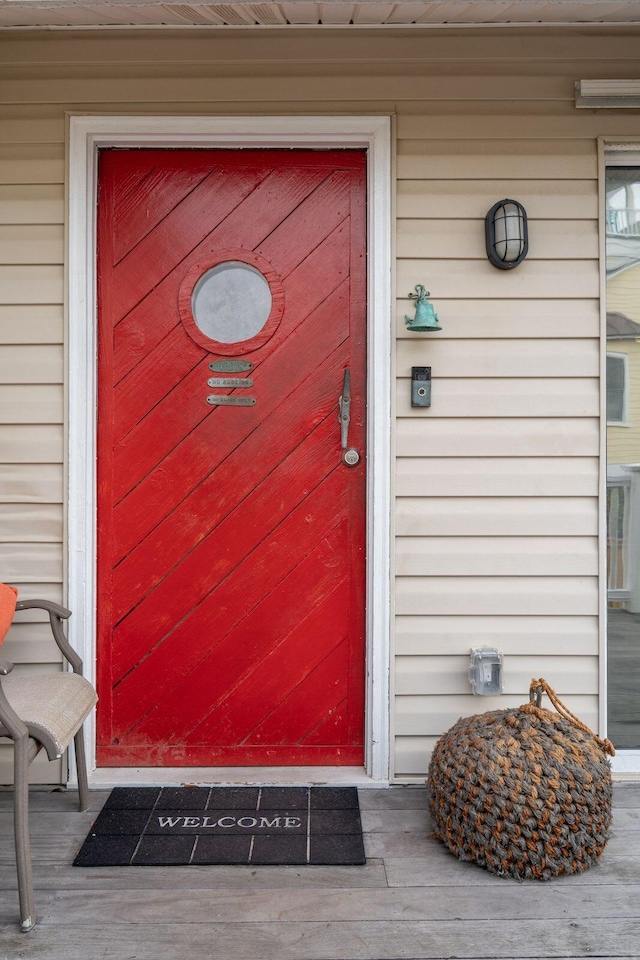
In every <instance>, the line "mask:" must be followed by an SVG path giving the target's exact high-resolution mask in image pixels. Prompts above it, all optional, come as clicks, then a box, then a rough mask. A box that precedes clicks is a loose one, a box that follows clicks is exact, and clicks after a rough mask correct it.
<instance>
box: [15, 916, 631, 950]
mask: <svg viewBox="0 0 640 960" xmlns="http://www.w3.org/2000/svg"><path fill="white" fill-rule="evenodd" d="M134 929H135V957H136V960H157V957H159V956H162V957H163V960H184V957H185V956H193V957H215V958H218V957H225V958H228V960H272V958H273V960H396V958H397V960H400V958H402V960H432V958H433V960H437V958H441V957H448V956H456V957H458V958H474V960H489V958H499V960H524V958H526V957H531V954H532V947H533V949H534V950H535V951H536V954H537V956H538V957H541V956H546V957H565V958H566V957H567V956H571V955H573V956H576V957H579V956H581V955H582V956H584V953H583V945H584V944H585V943H588V944H589V945H590V947H591V950H592V951H593V954H595V955H597V956H600V957H602V956H607V955H609V956H611V955H612V954H611V945H612V944H615V956H616V957H618V958H620V957H629V958H631V957H636V958H637V944H638V935H639V932H640V922H639V921H637V920H634V919H626V918H623V919H621V918H614V919H601V918H598V919H596V920H584V921H581V922H580V923H576V922H574V921H570V920H567V919H563V920H546V919H544V920H538V919H536V920H505V921H502V922H500V923H499V924H496V923H495V921H493V920H476V921H473V922H472V923H470V922H468V921H397V920H396V921H380V922H366V921H365V922H362V921H356V922H345V923H342V922H331V923H324V922H317V921H314V922H308V923H306V922H305V923H286V922H273V923H226V922H222V923H218V922H209V923H206V922H205V923H192V922H191V921H190V917H187V918H186V919H185V922H183V923H158V922H154V923H136V924H135V925H134ZM0 933H2V935H3V938H4V947H5V950H8V951H9V954H11V952H12V951H13V952H14V955H15V951H16V949H18V948H19V950H20V955H21V956H22V957H29V956H31V957H37V956H40V957H42V956H45V954H44V953H43V952H42V949H41V946H43V945H44V944H45V943H46V945H47V954H46V955H48V956H50V957H56V958H57V960H86V958H87V945H88V943H89V942H90V944H91V950H92V955H93V956H100V955H103V956H108V955H109V953H111V955H112V956H114V957H126V956H131V949H132V943H131V928H130V925H129V924H114V923H112V922H108V923H101V924H93V923H92V924H91V925H90V926H89V928H88V929H85V928H83V927H73V926H66V925H64V926H62V925H61V926H51V927H47V928H46V929H45V928H44V927H42V926H41V927H40V928H36V930H35V932H34V935H31V936H30V938H29V940H28V941H27V940H25V938H24V936H23V935H21V934H20V933H14V932H13V929H12V928H11V927H10V926H7V925H4V926H3V927H2V928H0ZM214 944H215V947H214V951H215V952H212V945H214ZM126 951H128V953H127V952H126Z"/></svg>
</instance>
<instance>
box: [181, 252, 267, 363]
mask: <svg viewBox="0 0 640 960" xmlns="http://www.w3.org/2000/svg"><path fill="white" fill-rule="evenodd" d="M178 308H179V311H180V317H181V319H182V322H183V323H184V325H185V328H186V330H187V333H188V334H189V336H190V337H191V338H192V339H193V340H195V342H196V343H197V344H199V345H200V346H201V347H204V348H205V350H209V351H211V352H212V353H219V354H223V355H227V356H237V355H238V354H243V353H251V352H252V351H253V350H257V349H258V348H259V347H261V346H263V345H264V344H265V343H267V341H268V340H270V339H271V337H272V336H273V334H274V333H275V332H276V330H277V329H278V325H279V323H280V320H281V319H282V314H283V311H284V290H283V287H282V282H281V280H280V277H279V276H278V274H277V273H276V271H275V270H274V269H273V267H272V266H271V265H270V264H269V263H268V262H267V261H266V260H264V258H263V257H260V256H259V255H258V254H255V253H251V252H250V251H248V250H225V251H221V252H220V253H219V254H218V255H217V256H215V258H212V257H210V258H208V259H207V260H199V261H198V262H197V263H194V264H192V266H191V267H190V268H189V270H188V271H187V273H186V275H185V278H184V280H183V281H182V284H181V285H180V291H179V294H178Z"/></svg>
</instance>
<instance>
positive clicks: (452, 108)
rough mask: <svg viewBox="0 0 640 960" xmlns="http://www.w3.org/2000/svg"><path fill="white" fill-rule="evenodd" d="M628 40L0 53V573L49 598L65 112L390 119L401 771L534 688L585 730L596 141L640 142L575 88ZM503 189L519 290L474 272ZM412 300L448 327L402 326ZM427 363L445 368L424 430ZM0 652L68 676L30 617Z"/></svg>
mask: <svg viewBox="0 0 640 960" xmlns="http://www.w3.org/2000/svg"><path fill="white" fill-rule="evenodd" d="M638 43H639V38H638V31H637V30H627V31H626V32H625V35H619V34H613V35H611V36H609V35H607V34H606V32H604V33H603V34H602V35H599V33H598V31H597V28H594V29H592V30H590V31H589V32H588V34H583V35H581V34H580V33H579V32H578V31H576V32H574V33H571V32H568V31H553V30H550V31H547V33H546V35H545V34H544V33H543V32H542V31H538V30H536V31H533V32H528V31H526V30H519V31H518V30H516V31H515V32H514V33H513V35H510V36H509V37H508V38H507V34H506V33H505V32H500V33H495V34H492V33H491V32H490V31H488V30H487V31H477V32H475V33H474V32H470V33H468V34H465V33H463V32H461V31H451V32H447V31H437V32H435V33H433V34H429V33H425V32H420V33H417V32H413V31H397V32H391V33H389V34H383V33H382V32H374V33H371V34H359V35H358V37H357V41H356V38H354V34H353V33H352V32H351V33H349V32H344V33H342V32H339V31H338V32H330V33H329V32H324V33H323V32H318V33H314V32H311V31H305V32H301V33H300V34H296V33H295V32H292V31H286V32H282V33H278V32H272V33H268V34H267V33H258V34H254V33H253V32H245V33H242V34H240V33H234V32H233V31H227V32H225V33H224V34H223V35H216V34H215V33H214V34H203V33H194V34H188V33H186V32H180V33H175V34H171V35H167V34H163V33H161V32H158V31H156V32H154V33H153V34H151V35H149V36H147V37H144V36H142V35H139V34H136V35H132V34H128V33H127V32H126V31H118V32H117V33H114V34H113V35H108V34H102V35H91V34H90V33H83V34H82V35H81V43H80V42H79V39H78V36H70V35H68V34H65V33H64V32H61V33H57V34H55V33H49V34H37V33H34V34H30V33H23V34H21V33H19V32H13V33H11V34H8V33H7V34H4V35H1V36H0V47H1V48H2V56H1V58H0V59H1V60H2V62H3V64H4V66H3V68H2V79H3V86H2V94H1V98H2V99H1V100H0V122H1V123H2V131H3V143H2V145H0V289H1V290H2V294H1V295H0V344H2V346H1V347H0V407H1V408H2V414H1V416H0V463H2V467H3V469H2V472H0V508H1V509H2V513H1V514H0V520H1V522H2V527H1V529H2V536H1V537H0V557H1V558H2V564H3V566H2V569H3V574H2V575H3V577H4V579H7V580H10V581H11V582H15V583H17V584H18V585H19V586H20V588H21V590H22V591H23V593H24V595H29V596H34V595H35V594H37V593H40V594H44V595H45V596H51V597H53V598H61V597H62V595H63V583H62V576H63V556H64V543H63V532H62V531H63V526H62V512H61V504H62V498H63V477H64V473H63V469H64V465H63V452H64V433H63V386H62V384H63V370H64V347H63V316H64V314H63V296H64V291H63V286H64V267H63V259H64V248H63V230H64V209H65V208H64V150H65V111H72V112H73V111H75V112H90V113H91V112H95V113H103V112H108V113H115V114H119V113H122V114H141V113H142V114H147V113H156V114H167V115H176V114H182V113H187V114H205V115H210V114H214V115H215V114H224V115H233V114H243V115H251V114H280V113H286V114H307V113H313V114H332V113H340V114H350V113H354V114H359V113H371V112H372V113H382V114H394V115H395V116H396V124H395V143H394V147H395V152H396V168H395V169H396V173H397V184H396V186H397V191H396V207H395V209H396V215H397V221H396V231H395V249H396V253H397V258H398V259H397V269H396V284H397V286H396V291H397V305H396V311H395V315H394V317H393V318H392V322H393V324H394V327H395V331H396V336H397V349H396V351H395V358H394V360H395V368H396V371H397V384H396V390H395V394H394V416H395V431H394V432H395V438H394V447H395V451H396V455H397V456H396V461H395V464H394V483H395V494H396V498H397V500H396V510H395V515H394V528H395V532H396V535H397V543H396V547H395V548H394V552H393V565H394V573H395V576H396V583H397V586H396V590H395V593H394V597H393V602H394V608H395V615H396V623H395V628H394V635H393V645H394V650H395V655H396V657H397V665H396V668H395V669H394V690H395V701H394V706H393V716H392V725H393V734H394V738H395V739H394V749H393V765H394V773H395V775H396V776H397V777H398V778H399V779H409V780H410V779H412V778H418V779H419V778H421V777H424V773H425V770H426V765H427V761H428V755H429V751H430V749H431V747H432V746H433V743H434V741H435V738H436V737H437V736H438V735H439V734H440V733H442V732H443V731H444V730H445V729H446V728H447V726H448V725H450V724H451V723H452V722H454V721H455V720H456V719H457V718H458V717H459V716H460V715H462V714H463V713H470V712H477V711H478V710H479V709H486V708H493V707H495V706H498V705H500V706H507V705H511V704H513V705H515V704H517V703H519V702H520V701H521V700H522V699H523V697H524V696H525V695H526V688H527V684H528V679H529V677H530V676H533V675H538V676H540V675H545V676H546V677H547V679H548V680H549V681H550V682H551V683H552V685H553V686H555V687H556V688H557V689H558V692H559V693H560V694H561V695H563V696H566V698H567V701H568V703H569V705H570V706H571V707H572V708H573V710H574V711H576V712H577V713H578V714H579V715H580V716H581V717H582V719H583V720H585V721H586V722H587V723H590V724H592V725H594V726H597V723H598V701H597V692H598V675H599V669H598V662H597V657H598V649H599V648H598V620H597V611H598V596H599V587H598V578H597V574H598V566H597V559H598V549H597V540H596V538H597V534H598V508H597V500H596V497H597V492H598V486H597V485H598V456H599V420H598V414H599V381H598V377H599V369H600V352H599V303H598V297H599V271H598V262H597V258H598V227H597V215H598V206H597V203H598V188H597V137H598V136H601V135H608V136H612V137H616V136H619V137H629V136H640V118H639V117H638V114H637V112H632V111H600V112H599V111H577V110H576V109H575V108H574V105H573V83H574V80H576V79H579V78H580V77H584V76H590V75H592V73H593V71H594V67H593V63H594V62H597V64H598V66H597V74H598V75H599V76H603V77H609V78H616V77H620V78H625V77H637V75H638V70H639V69H640V57H639V53H638V50H639V47H638ZM504 196H515V197H516V198H517V199H519V200H521V201H522V202H523V203H524V204H525V206H526V208H527V210H528V213H529V217H530V255H529V258H528V259H527V260H526V261H525V263H523V264H522V265H521V266H520V267H519V268H518V269H517V270H516V271H513V272H503V271H498V270H495V269H494V268H492V267H491V266H490V265H489V264H488V262H487V260H486V258H485V256H484V240H483V219H484V215H485V213H486V211H487V209H488V208H489V207H490V206H491V205H492V204H493V203H494V202H495V201H496V200H498V199H500V198H501V197H504ZM416 283H424V284H425V285H426V286H427V288H428V289H429V290H430V291H431V298H432V300H433V301H434V303H435V306H436V309H437V311H438V313H439V316H440V319H441V322H442V326H443V330H442V332H441V333H438V334H434V335H430V336H422V335H416V334H411V333H407V332H406V329H405V325H404V321H403V316H404V314H406V313H412V308H411V304H410V301H409V300H408V299H407V294H408V293H409V291H411V290H412V289H413V287H414V286H415V284H416ZM417 364H428V365H431V367H432V371H433V405H432V407H431V408H430V409H429V410H426V411H421V412H417V411H416V410H414V409H412V408H411V407H410V405H409V401H408V391H409V379H408V378H409V374H410V368H411V366H412V365H417ZM31 621H35V622H31ZM483 644H495V645H496V646H498V647H499V649H501V650H502V651H503V653H504V654H505V682H506V692H505V696H504V697H503V698H501V699H500V700H486V701H481V702H479V701H478V700H477V698H473V697H472V696H471V695H470V687H469V686H468V683H467V681H466V669H467V659H468V652H469V649H470V647H472V646H480V645H483ZM6 649H7V650H8V651H10V652H11V654H12V655H13V656H15V658H16V659H17V660H20V661H22V662H23V663H25V664H29V665H30V668H31V665H34V664H38V663H49V664H50V665H51V666H52V667H53V668H55V665H56V663H57V657H56V655H55V652H54V651H53V650H52V649H51V647H50V644H48V641H47V637H46V630H45V625H44V624H43V623H42V622H40V621H39V620H38V618H33V617H30V618H25V622H24V623H21V624H20V625H18V626H16V627H14V628H13V629H12V632H11V634H10V637H9V639H8V640H7V647H6ZM4 763H5V761H4V760H3V758H2V755H0V769H3V764H4ZM37 775H38V776H40V777H45V778H46V777H48V776H49V777H50V776H51V774H50V772H49V771H47V770H46V768H43V769H41V770H40V771H38V774H37Z"/></svg>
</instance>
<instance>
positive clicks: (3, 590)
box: [0, 583, 18, 643]
mask: <svg viewBox="0 0 640 960" xmlns="http://www.w3.org/2000/svg"><path fill="white" fill-rule="evenodd" d="M17 600H18V591H17V590H16V588H15V587H10V586H9V585H8V584H7V583H0V643H2V641H3V640H4V638H5V637H6V635H7V631H8V630H9V627H10V626H11V621H12V620H13V615H14V613H15V612H16V603H17Z"/></svg>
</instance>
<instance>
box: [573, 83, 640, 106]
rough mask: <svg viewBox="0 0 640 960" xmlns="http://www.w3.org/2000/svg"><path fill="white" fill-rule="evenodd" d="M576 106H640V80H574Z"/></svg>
mask: <svg viewBox="0 0 640 960" xmlns="http://www.w3.org/2000/svg"><path fill="white" fill-rule="evenodd" d="M576 107H583V108H585V107H586V108H587V109H590V110H592V109H594V108H599V109H607V108H608V109H609V110H619V109H620V108H621V107H622V108H625V107H626V108H631V109H636V110H637V109H638V108H640V80H576Z"/></svg>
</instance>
